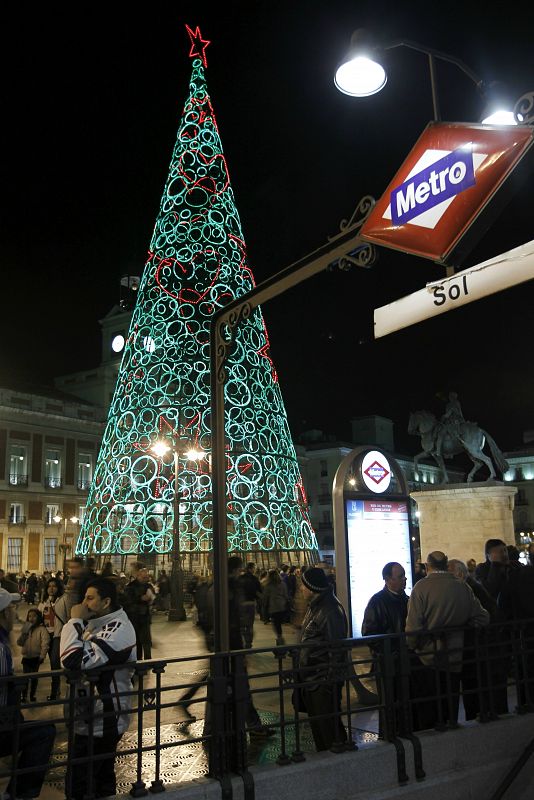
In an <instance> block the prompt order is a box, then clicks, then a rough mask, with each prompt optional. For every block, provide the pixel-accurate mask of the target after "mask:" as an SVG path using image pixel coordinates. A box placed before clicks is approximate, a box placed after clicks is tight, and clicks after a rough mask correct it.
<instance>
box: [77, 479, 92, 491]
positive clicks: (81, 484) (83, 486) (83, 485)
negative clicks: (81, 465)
mask: <svg viewBox="0 0 534 800" xmlns="http://www.w3.org/2000/svg"><path fill="white" fill-rule="evenodd" d="M90 488H91V481H90V480H86V481H78V489H80V491H82V492H87V491H89V489H90Z"/></svg>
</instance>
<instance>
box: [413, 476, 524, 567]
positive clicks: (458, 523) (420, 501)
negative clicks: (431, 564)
mask: <svg viewBox="0 0 534 800" xmlns="http://www.w3.org/2000/svg"><path fill="white" fill-rule="evenodd" d="M516 492H517V489H516V488H515V486H510V485H509V484H504V483H501V482H500V481H488V482H487V483H454V484H447V485H443V486H442V487H439V488H438V487H435V486H432V487H430V486H429V488H428V489H424V490H422V491H418V492H412V493H411V494H410V497H412V498H413V499H414V500H415V502H416V503H417V509H418V511H419V532H420V537H421V558H422V559H423V560H425V559H426V557H427V555H428V554H429V553H431V552H432V551H433V550H442V551H443V552H444V553H446V555H448V556H449V558H459V559H461V561H467V560H468V559H470V558H474V559H476V561H477V563H479V562H481V561H484V559H485V555H484V544H485V542H486V540H487V539H502V540H503V541H504V542H506V544H515V535H514V520H513V510H514V495H515V494H516Z"/></svg>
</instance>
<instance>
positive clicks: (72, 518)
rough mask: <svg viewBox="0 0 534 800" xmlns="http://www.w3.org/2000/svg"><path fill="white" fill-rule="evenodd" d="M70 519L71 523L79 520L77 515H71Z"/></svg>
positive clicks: (74, 523)
mask: <svg viewBox="0 0 534 800" xmlns="http://www.w3.org/2000/svg"><path fill="white" fill-rule="evenodd" d="M70 521H71V522H72V524H73V525H76V523H77V522H79V520H78V517H71V518H70Z"/></svg>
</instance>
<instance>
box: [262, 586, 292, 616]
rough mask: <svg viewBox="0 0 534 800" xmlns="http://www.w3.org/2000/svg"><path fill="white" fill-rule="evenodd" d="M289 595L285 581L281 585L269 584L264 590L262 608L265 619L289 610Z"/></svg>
mask: <svg viewBox="0 0 534 800" xmlns="http://www.w3.org/2000/svg"><path fill="white" fill-rule="evenodd" d="M288 600H289V595H288V593H287V588H286V585H285V583H283V581H280V583H267V584H266V585H265V587H264V589H263V594H262V607H263V615H264V617H268V616H269V615H270V614H276V613H277V612H279V611H285V610H286V609H287V601H288Z"/></svg>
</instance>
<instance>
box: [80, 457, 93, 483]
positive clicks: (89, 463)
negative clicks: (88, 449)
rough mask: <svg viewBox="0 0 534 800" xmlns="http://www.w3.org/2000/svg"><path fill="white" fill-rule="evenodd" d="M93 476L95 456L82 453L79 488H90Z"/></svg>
mask: <svg viewBox="0 0 534 800" xmlns="http://www.w3.org/2000/svg"><path fill="white" fill-rule="evenodd" d="M92 477H93V456H92V455H91V454H90V453H80V454H79V456H78V489H89V487H90V485H91V480H92Z"/></svg>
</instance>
